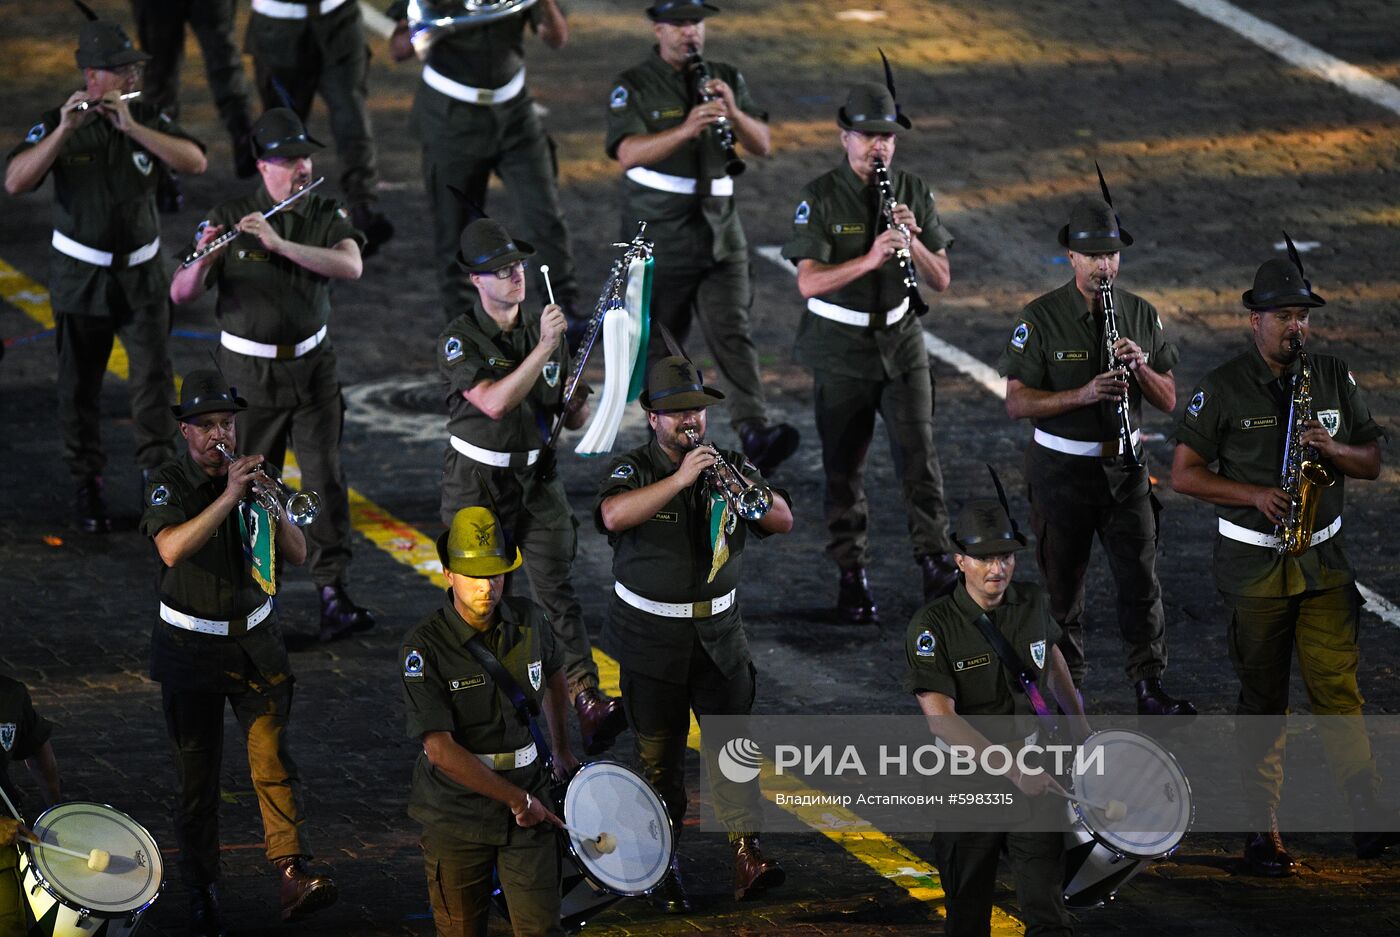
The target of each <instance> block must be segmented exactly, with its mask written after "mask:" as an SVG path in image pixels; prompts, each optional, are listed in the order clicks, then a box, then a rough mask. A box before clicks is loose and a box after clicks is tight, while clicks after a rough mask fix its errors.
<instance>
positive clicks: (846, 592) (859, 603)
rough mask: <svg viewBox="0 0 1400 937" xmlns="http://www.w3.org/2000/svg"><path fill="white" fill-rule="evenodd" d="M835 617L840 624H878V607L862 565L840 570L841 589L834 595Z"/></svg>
mask: <svg viewBox="0 0 1400 937" xmlns="http://www.w3.org/2000/svg"><path fill="white" fill-rule="evenodd" d="M836 617H837V618H838V619H840V621H841V622H842V624H847V625H861V624H878V623H879V621H880V609H879V607H878V606H877V605H876V604H875V595H874V593H872V592H871V591H870V580H868V579H867V578H866V576H865V567H864V566H855V567H852V568H851V569H843V570H841V589H840V591H839V592H838V593H837V595H836Z"/></svg>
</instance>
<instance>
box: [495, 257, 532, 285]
mask: <svg viewBox="0 0 1400 937" xmlns="http://www.w3.org/2000/svg"><path fill="white" fill-rule="evenodd" d="M527 269H529V265H528V264H527V263H526V262H525V261H523V260H517V261H516V262H515V263H513V264H507V265H506V266H504V267H497V268H496V269H495V270H494V271H492V272H493V273H495V274H496V279H498V280H509V279H510V278H511V277H513V276H515V273H516V271H517V270H518V271H520V274H521V275H522V276H523V275H524V274H525V271H526V270H527Z"/></svg>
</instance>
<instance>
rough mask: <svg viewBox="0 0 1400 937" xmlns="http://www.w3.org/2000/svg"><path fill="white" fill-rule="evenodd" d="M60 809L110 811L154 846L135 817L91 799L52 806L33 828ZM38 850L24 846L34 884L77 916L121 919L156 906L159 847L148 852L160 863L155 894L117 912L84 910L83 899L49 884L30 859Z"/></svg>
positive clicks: (161, 888) (161, 886) (160, 885)
mask: <svg viewBox="0 0 1400 937" xmlns="http://www.w3.org/2000/svg"><path fill="white" fill-rule="evenodd" d="M61 807H101V808H103V809H104V810H110V811H112V813H115V814H117V815H118V816H121V817H125V818H126V819H127V820H129V821H131V822H132V823H133V824H135V825H136V828H137V829H139V830H140V831H141V832H143V833H145V834H146V837H147V838H148V839H149V840H150V841H151V842H152V843H153V844H155V842H156V838H155V837H154V836H152V835H151V831H150V830H148V829H146V827H145V826H144V825H143V824H142V823H141V822H140V821H139V820H137V819H136V818H135V817H133V816H131V815H130V814H129V813H126V812H125V811H123V810H118V809H117V808H116V807H113V806H112V805H111V804H104V803H101V802H99V801H95V800H65V801H64V802H63V803H61V804H54V805H53V806H52V807H50V808H49V809H47V810H45V811H44V812H43V813H41V814H39V816H38V817H36V818H35V820H34V826H35V828H38V829H42V827H43V820H44V817H46V816H48V815H49V814H50V813H53V812H54V811H55V810H58V809H59V808H61ZM36 835H37V834H36ZM38 848H39V847H37V846H34V845H31V844H26V846H25V854H26V855H28V857H29V863H28V865H27V868H28V869H31V870H33V874H34V881H35V884H37V885H38V886H39V887H40V888H42V889H43V890H44V891H46V892H48V894H49V897H51V898H53V899H54V900H55V901H57V902H58V903H59V904H61V905H63V906H64V907H66V908H71V909H73V910H74V911H76V912H78V913H79V914H86V915H87V916H88V917H96V918H103V919H110V920H116V919H117V918H120V917H125V916H126V915H141V914H145V913H146V912H147V911H148V910H150V907H151V905H153V904H155V903H156V899H157V898H159V897H160V895H161V892H163V891H165V859H164V858H161V857H160V846H159V844H156V848H155V850H154V851H153V853H152V854H153V855H154V856H156V857H158V858H160V863H161V875H160V881H159V882H158V883H157V884H156V890H155V894H153V895H151V897H150V898H149V899H148V900H147V901H146V902H145V903H144V904H141V905H139V906H138V907H135V908H127V909H124V910H121V911H103V910H94V909H92V908H88V907H86V906H85V904H84V901H85V899H82V898H76V897H74V896H72V895H69V894H67V893H66V892H65V891H64V890H63V888H62V886H61V885H60V884H59V883H57V882H50V881H49V879H48V877H47V876H45V875H44V872H43V869H42V868H40V867H39V863H38V862H36V861H35V860H34V856H33V855H31V853H32V852H33V851H34V850H36V849H38ZM27 901H28V899H26V903H27Z"/></svg>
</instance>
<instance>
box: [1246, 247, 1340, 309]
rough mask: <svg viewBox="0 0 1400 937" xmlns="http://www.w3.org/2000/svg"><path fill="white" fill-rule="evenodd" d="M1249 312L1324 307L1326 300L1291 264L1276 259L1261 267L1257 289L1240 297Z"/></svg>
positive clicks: (1295, 266) (1290, 262) (1258, 271)
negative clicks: (1299, 307)
mask: <svg viewBox="0 0 1400 937" xmlns="http://www.w3.org/2000/svg"><path fill="white" fill-rule="evenodd" d="M1240 299H1241V300H1242V301H1243V302H1244V305H1245V308H1246V309H1252V310H1256V311H1257V310H1261V309H1288V308H1290V307H1292V306H1308V307H1316V306H1325V305H1327V300H1325V299H1323V298H1322V297H1321V296H1319V295H1317V294H1316V293H1314V292H1313V291H1312V284H1311V283H1309V282H1308V281H1307V278H1305V277H1304V276H1303V272H1302V271H1301V270H1299V269H1298V266H1297V265H1296V264H1295V263H1293V261H1291V260H1284V259H1283V258H1282V257H1274V258H1272V259H1270V260H1266V261H1264V262H1263V263H1262V264H1260V265H1259V269H1258V270H1256V271H1255V273H1254V288H1253V289H1248V290H1245V291H1244V293H1243V294H1242V295H1241V296H1240Z"/></svg>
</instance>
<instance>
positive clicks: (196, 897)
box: [190, 885, 228, 937]
mask: <svg viewBox="0 0 1400 937" xmlns="http://www.w3.org/2000/svg"><path fill="white" fill-rule="evenodd" d="M190 933H191V934H192V935H194V937H228V931H226V930H225V929H224V916H223V913H222V912H221V911H220V910H219V886H218V885H203V886H200V887H198V888H191V889H190Z"/></svg>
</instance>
